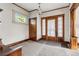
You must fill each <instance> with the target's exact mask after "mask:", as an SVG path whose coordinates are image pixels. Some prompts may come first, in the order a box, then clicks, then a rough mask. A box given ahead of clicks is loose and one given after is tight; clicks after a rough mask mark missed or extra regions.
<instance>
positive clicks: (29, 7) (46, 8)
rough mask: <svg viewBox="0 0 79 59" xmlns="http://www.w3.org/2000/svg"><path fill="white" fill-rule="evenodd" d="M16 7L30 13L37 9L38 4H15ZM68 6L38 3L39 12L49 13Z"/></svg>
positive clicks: (65, 4)
mask: <svg viewBox="0 0 79 59" xmlns="http://www.w3.org/2000/svg"><path fill="white" fill-rule="evenodd" d="M17 5H19V6H21V7H23V8H24V9H26V10H28V11H32V10H35V9H38V6H39V5H38V3H17ZM66 6H69V3H40V7H41V11H42V12H45V11H49V10H53V9H57V8H61V7H66Z"/></svg>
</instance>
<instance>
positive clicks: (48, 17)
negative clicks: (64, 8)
mask: <svg viewBox="0 0 79 59" xmlns="http://www.w3.org/2000/svg"><path fill="white" fill-rule="evenodd" d="M60 16H62V18H63V20H62V21H63V23H62V30H63V37H62V41H64V35H65V32H64V30H65V29H64V23H65V22H64V14H61V15H54V16H46V17H42V18H41V26H42V20H44V19H45V21H46V22H45V24H46V26H45V28H46V35H45V36H44V37H43V36H42V37H43V38H45V37H46V38H45V39H46V40H47V39H48V34H47V31H48V30H47V28H48V25H47V22H48V20H49V19H53V18H54V19H55V20H56V21H55V23H56V24H55V28H56V31H55V33H56V38H57V35H58V32H57V31H58V25H57V24H58V20H57V19H58V17H60ZM41 28H42V27H41ZM41 32H42V29H41ZM58 38H59V37H58ZM60 39H61V38H60Z"/></svg>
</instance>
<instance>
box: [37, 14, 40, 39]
mask: <svg viewBox="0 0 79 59" xmlns="http://www.w3.org/2000/svg"><path fill="white" fill-rule="evenodd" d="M40 38H41V18H40V15H39V14H37V40H39V39H40Z"/></svg>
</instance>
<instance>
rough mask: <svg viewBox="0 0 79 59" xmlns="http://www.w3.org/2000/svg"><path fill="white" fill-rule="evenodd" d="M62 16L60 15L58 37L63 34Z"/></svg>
mask: <svg viewBox="0 0 79 59" xmlns="http://www.w3.org/2000/svg"><path fill="white" fill-rule="evenodd" d="M62 23H63V22H62V17H58V37H62V36H63V28H62V25H63V24H62Z"/></svg>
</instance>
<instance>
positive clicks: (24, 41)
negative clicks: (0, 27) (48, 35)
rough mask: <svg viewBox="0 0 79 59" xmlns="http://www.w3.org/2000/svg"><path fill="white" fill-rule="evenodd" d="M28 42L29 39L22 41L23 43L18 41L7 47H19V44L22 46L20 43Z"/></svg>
mask: <svg viewBox="0 0 79 59" xmlns="http://www.w3.org/2000/svg"><path fill="white" fill-rule="evenodd" d="M28 40H29V39H25V40H21V41H18V42H15V43H12V44H8V45H7V46H8V47H12V46H15V45H17V44H20V43H23V42H26V41H28Z"/></svg>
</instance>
